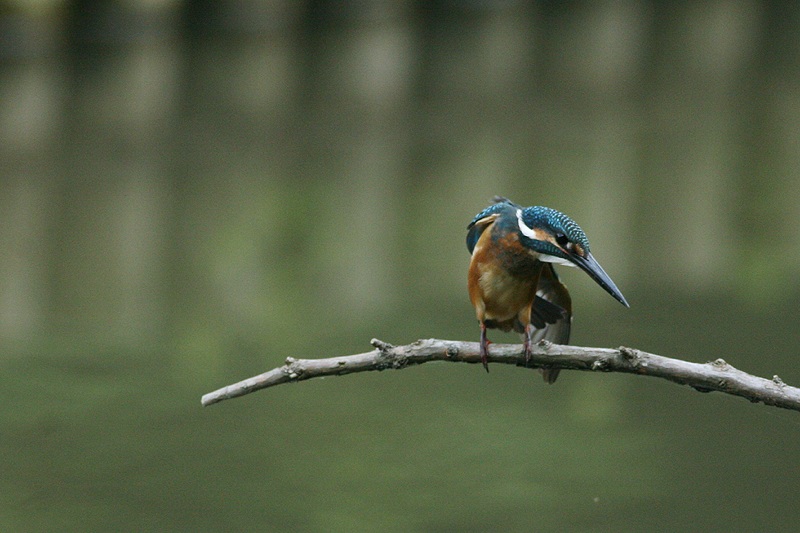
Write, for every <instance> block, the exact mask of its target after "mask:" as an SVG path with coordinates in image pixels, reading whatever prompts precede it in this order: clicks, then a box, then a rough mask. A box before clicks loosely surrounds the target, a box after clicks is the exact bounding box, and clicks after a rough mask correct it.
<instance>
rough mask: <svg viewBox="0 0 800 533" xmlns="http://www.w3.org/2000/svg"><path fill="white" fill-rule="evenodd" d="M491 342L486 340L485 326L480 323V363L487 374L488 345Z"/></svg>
mask: <svg viewBox="0 0 800 533" xmlns="http://www.w3.org/2000/svg"><path fill="white" fill-rule="evenodd" d="M491 343H492V342H491V341H490V340H489V339H487V338H486V326H485V325H484V323H483V322H481V363H483V368H484V370H486V372H489V345H490V344H491Z"/></svg>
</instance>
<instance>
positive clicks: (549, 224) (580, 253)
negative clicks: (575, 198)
mask: <svg viewBox="0 0 800 533" xmlns="http://www.w3.org/2000/svg"><path fill="white" fill-rule="evenodd" d="M515 214H516V218H517V226H518V228H519V237H520V242H521V243H522V245H523V246H525V247H527V248H528V249H530V250H532V251H533V252H535V253H536V254H538V257H537V258H538V259H539V261H544V262H546V263H557V264H561V265H567V266H576V267H578V268H580V269H581V270H583V271H584V272H586V273H587V274H589V276H590V277H591V278H592V279H593V280H594V281H595V282H597V284H598V285H600V286H601V287H603V289H605V290H606V292H608V293H609V294H610V295H611V296H613V297H614V298H615V299H617V300H618V301H619V302H620V303H621V304H623V305H624V306H625V307H630V306H629V305H628V302H627V301H626V300H625V297H624V296H623V295H622V293H621V292H620V290H619V289H618V288H617V286H616V285H615V284H614V282H613V281H612V280H611V278H610V277H609V275H608V274H606V272H605V270H603V267H601V266H600V264H599V263H598V262H597V260H596V259H595V258H594V257H593V256H592V253H591V251H590V249H589V239H587V238H586V234H585V233H584V232H583V230H582V229H581V227H580V226H578V224H577V223H576V222H575V221H574V220H572V219H571V218H569V217H568V216H567V215H565V214H564V213H562V212H560V211H556V210H555V209H551V208H549V207H542V206H534V207H526V208H524V209H523V208H521V207H517V208H516V212H515Z"/></svg>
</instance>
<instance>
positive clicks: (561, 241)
mask: <svg viewBox="0 0 800 533" xmlns="http://www.w3.org/2000/svg"><path fill="white" fill-rule="evenodd" d="M556 243H557V244H558V245H559V246H561V247H562V248H563V247H564V246H566V245H567V243H569V239H568V238H567V236H566V235H564V234H563V233H556Z"/></svg>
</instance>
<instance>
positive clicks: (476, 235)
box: [467, 196, 515, 253]
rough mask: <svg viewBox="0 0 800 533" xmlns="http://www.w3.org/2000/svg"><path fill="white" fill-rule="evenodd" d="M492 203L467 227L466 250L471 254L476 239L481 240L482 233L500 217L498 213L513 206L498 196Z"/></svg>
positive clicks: (476, 241)
mask: <svg viewBox="0 0 800 533" xmlns="http://www.w3.org/2000/svg"><path fill="white" fill-rule="evenodd" d="M494 201H495V202H496V203H494V204H492V205H490V206H489V207H487V208H486V209H484V210H483V211H481V212H480V213H478V214H477V215H475V218H473V219H472V222H470V223H469V225H468V226H467V230H468V231H467V250H469V253H472V250H474V249H475V245H476V244H477V243H478V239H480V238H481V234H482V233H483V231H484V230H485V229H486V228H488V227H489V226H490V225H491V224H492V222H494V221H495V220H496V219H497V217H499V216H500V213H501V212H502V211H503V210H504V209H508V208H509V206H514V205H515V204H513V203H512V202H511V201H510V200H507V199H506V198H501V197H500V196H496V197H495V198H494Z"/></svg>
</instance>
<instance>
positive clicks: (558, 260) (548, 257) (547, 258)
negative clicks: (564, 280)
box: [539, 254, 577, 267]
mask: <svg viewBox="0 0 800 533" xmlns="http://www.w3.org/2000/svg"><path fill="white" fill-rule="evenodd" d="M539 261H544V262H545V263H553V264H556V265H564V266H568V267H574V266H577V265H576V264H575V263H573V262H572V261H567V260H566V259H561V258H560V257H556V256H554V255H547V254H539Z"/></svg>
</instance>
